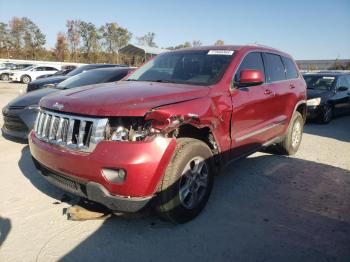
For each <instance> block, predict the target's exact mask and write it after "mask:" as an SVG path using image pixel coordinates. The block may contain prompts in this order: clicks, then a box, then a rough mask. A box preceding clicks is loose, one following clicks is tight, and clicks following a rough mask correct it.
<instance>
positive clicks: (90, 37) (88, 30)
mask: <svg viewBox="0 0 350 262" xmlns="http://www.w3.org/2000/svg"><path fill="white" fill-rule="evenodd" d="M80 35H81V39H82V40H83V47H82V51H83V53H84V54H85V58H86V59H87V60H88V62H90V61H93V62H96V60H97V53H98V52H99V51H100V39H101V35H100V32H99V30H97V28H96V26H95V25H94V24H93V23H91V22H84V21H81V22H80Z"/></svg>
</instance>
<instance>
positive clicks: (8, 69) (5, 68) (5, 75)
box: [0, 63, 33, 81]
mask: <svg viewBox="0 0 350 262" xmlns="http://www.w3.org/2000/svg"><path fill="white" fill-rule="evenodd" d="M31 66H33V64H13V63H4V64H2V65H1V66H0V79H1V80H3V81H9V80H10V74H11V73H12V71H14V70H22V69H24V68H27V67H31Z"/></svg>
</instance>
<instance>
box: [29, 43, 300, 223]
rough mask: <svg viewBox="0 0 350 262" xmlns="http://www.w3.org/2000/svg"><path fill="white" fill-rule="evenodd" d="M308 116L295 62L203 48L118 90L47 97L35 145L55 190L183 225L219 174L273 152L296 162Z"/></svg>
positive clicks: (255, 51)
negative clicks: (242, 161) (269, 150)
mask: <svg viewBox="0 0 350 262" xmlns="http://www.w3.org/2000/svg"><path fill="white" fill-rule="evenodd" d="M305 117H306V84H305V81H304V79H303V78H302V76H301V75H300V73H299V71H298V69H297V67H296V65H295V62H294V61H293V59H292V58H291V56H290V55H288V54H286V53H284V52H282V51H279V50H276V49H273V48H268V47H262V46H256V45H254V46H210V47H200V48H191V49H183V50H177V51H172V52H167V53H163V54H161V55H158V56H157V57H156V58H155V59H153V60H151V61H150V62H148V63H146V64H145V65H143V66H142V67H141V68H139V69H138V70H136V71H135V72H134V73H132V74H131V75H130V76H128V77H127V78H126V79H125V80H124V81H120V82H118V83H108V84H104V85H101V86H100V87H98V88H96V86H95V87H91V88H84V89H81V90H79V91H77V90H67V91H65V92H60V93H57V94H53V95H50V96H47V97H45V98H44V99H42V100H41V102H40V112H39V114H38V117H37V120H36V124H35V126H34V130H33V131H32V132H31V133H30V135H29V145H30V150H31V153H32V156H33V159H34V163H35V165H36V167H37V168H38V170H40V173H41V174H42V176H43V177H44V178H46V179H47V180H48V181H50V182H52V183H53V184H55V185H56V186H58V187H61V188H62V189H64V190H67V191H69V192H72V193H74V194H76V195H79V196H81V197H84V198H87V199H90V200H92V201H96V202H99V203H102V204H104V205H106V206H107V207H109V208H110V209H112V210H114V211H122V212H135V211H138V210H141V209H143V208H145V207H146V206H150V207H154V208H155V209H156V210H157V211H158V212H159V214H160V215H161V216H163V217H164V218H166V219H168V220H170V221H173V222H176V223H182V222H186V221H189V220H190V219H192V218H194V217H195V216H196V215H198V214H199V213H200V212H201V210H202V209H203V208H204V206H205V205H206V202H207V200H208V198H209V195H210V192H211V189H212V186H213V181H214V174H215V173H217V171H218V170H219V167H220V166H222V165H224V164H225V163H229V162H230V160H232V159H237V158H239V157H242V156H246V155H248V154H251V153H253V152H256V151H257V150H260V149H261V148H262V147H268V146H274V147H275V148H277V149H279V151H280V152H281V153H284V154H287V155H290V154H294V153H295V152H296V151H297V150H298V148H299V145H300V142H301V138H302V132H303V125H304V120H305ZM151 200H152V201H151ZM233 201H234V200H233Z"/></svg>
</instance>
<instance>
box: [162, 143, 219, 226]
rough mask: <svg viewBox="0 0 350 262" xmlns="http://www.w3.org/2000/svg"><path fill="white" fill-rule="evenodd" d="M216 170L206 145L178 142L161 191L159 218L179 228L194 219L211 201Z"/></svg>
mask: <svg viewBox="0 0 350 262" xmlns="http://www.w3.org/2000/svg"><path fill="white" fill-rule="evenodd" d="M199 168H200V170H199V171H198V169H199ZM214 170H215V169H214V161H213V154H212V152H211V150H210V148H209V147H208V146H207V145H206V144H205V143H204V142H202V141H200V140H197V139H192V138H179V139H178V140H177V146H176V149H175V152H174V155H173V157H172V159H171V161H170V163H169V165H168V166H167V168H166V170H165V174H164V177H163V179H162V181H161V184H160V186H159V189H158V191H159V194H158V197H157V206H156V210H157V212H158V214H159V215H160V216H161V217H162V218H163V219H166V220H168V221H171V222H173V223H176V224H178V223H186V222H188V221H190V220H192V219H193V218H195V217H196V216H197V215H198V214H199V213H200V212H201V211H202V210H203V208H204V207H205V205H206V203H207V201H208V199H209V196H210V193H211V190H212V187H213V182H214Z"/></svg>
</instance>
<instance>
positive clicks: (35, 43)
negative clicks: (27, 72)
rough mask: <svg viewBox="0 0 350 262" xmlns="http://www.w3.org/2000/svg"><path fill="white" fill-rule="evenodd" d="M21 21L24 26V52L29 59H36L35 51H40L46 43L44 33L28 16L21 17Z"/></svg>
mask: <svg viewBox="0 0 350 262" xmlns="http://www.w3.org/2000/svg"><path fill="white" fill-rule="evenodd" d="M22 23H23V27H24V36H23V41H24V53H25V54H26V56H27V57H29V58H30V59H36V57H37V55H36V54H37V52H38V51H40V50H41V49H42V48H43V47H44V45H45V43H46V38H45V35H44V34H43V33H42V32H41V30H40V28H39V27H38V26H37V25H36V24H35V23H34V22H33V21H32V20H30V19H29V18H26V17H23V18H22Z"/></svg>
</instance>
